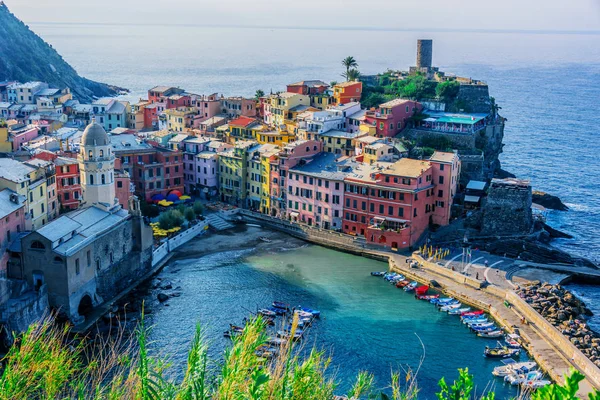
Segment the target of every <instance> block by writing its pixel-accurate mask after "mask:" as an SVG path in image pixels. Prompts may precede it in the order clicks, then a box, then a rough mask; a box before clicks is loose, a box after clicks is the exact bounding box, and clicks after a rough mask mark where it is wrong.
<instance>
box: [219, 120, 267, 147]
mask: <svg viewBox="0 0 600 400" xmlns="http://www.w3.org/2000/svg"><path fill="white" fill-rule="evenodd" d="M228 128H229V129H228V132H227V138H226V140H227V142H228V143H232V144H233V143H234V142H235V141H237V140H252V139H255V138H256V136H257V134H258V133H259V132H261V131H262V130H263V129H264V126H263V125H262V124H261V123H260V122H258V121H257V120H256V119H254V118H250V117H244V116H241V117H238V118H235V119H232V120H231V121H229V124H228Z"/></svg>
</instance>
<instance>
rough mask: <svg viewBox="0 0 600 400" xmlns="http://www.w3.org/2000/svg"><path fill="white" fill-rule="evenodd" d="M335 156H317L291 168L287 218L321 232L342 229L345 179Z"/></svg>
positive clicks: (288, 182)
mask: <svg viewBox="0 0 600 400" xmlns="http://www.w3.org/2000/svg"><path fill="white" fill-rule="evenodd" d="M345 176H346V173H345V172H343V171H339V170H338V165H337V163H336V158H335V154H331V153H320V154H318V155H316V156H315V157H313V158H312V160H309V161H308V162H307V163H305V164H302V165H297V166H296V167H294V168H292V169H290V171H289V174H288V180H287V186H288V187H287V191H288V195H287V202H288V204H287V218H288V220H290V221H293V222H303V223H306V224H308V225H311V226H316V227H320V228H324V229H334V230H341V229H342V215H343V199H344V178H345Z"/></svg>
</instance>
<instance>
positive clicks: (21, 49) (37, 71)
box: [0, 1, 120, 102]
mask: <svg viewBox="0 0 600 400" xmlns="http://www.w3.org/2000/svg"><path fill="white" fill-rule="evenodd" d="M4 80H15V81H20V82H27V81H42V82H47V83H48V84H50V85H51V86H53V87H57V88H59V89H62V88H64V87H69V88H71V91H72V93H73V96H74V97H75V98H77V99H78V100H80V101H82V102H89V101H90V100H91V99H92V98H94V97H102V96H113V95H115V94H117V92H118V90H119V89H120V88H117V87H114V86H110V85H106V84H104V83H99V82H95V81H92V80H89V79H86V78H83V77H81V76H79V75H78V74H77V72H76V71H75V69H73V67H71V66H70V65H69V64H68V63H67V62H66V61H65V60H64V59H63V58H62V57H61V55H60V54H58V52H57V51H56V50H54V49H53V48H52V46H51V45H50V44H48V43H46V42H44V40H43V39H42V38H40V37H39V36H38V35H36V34H35V33H34V32H33V31H31V30H30V29H29V27H28V26H27V25H25V24H24V23H23V22H22V21H20V20H19V19H18V18H17V17H16V16H15V15H13V14H12V13H11V12H10V11H9V10H8V7H7V6H6V5H5V4H4V3H3V2H2V1H0V81H4Z"/></svg>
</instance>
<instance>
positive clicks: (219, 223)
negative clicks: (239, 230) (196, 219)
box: [206, 214, 233, 231]
mask: <svg viewBox="0 0 600 400" xmlns="http://www.w3.org/2000/svg"><path fill="white" fill-rule="evenodd" d="M206 221H207V222H208V225H209V226H210V227H211V228H213V229H214V230H216V231H223V230H225V229H230V228H233V225H232V224H230V223H229V222H227V221H225V220H224V219H223V218H221V217H219V216H218V215H216V214H209V215H207V216H206Z"/></svg>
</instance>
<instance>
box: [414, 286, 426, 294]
mask: <svg viewBox="0 0 600 400" xmlns="http://www.w3.org/2000/svg"><path fill="white" fill-rule="evenodd" d="M428 290H429V286H427V285H423V286H419V287H417V288H416V289H415V296H423V295H424V294H425V293H427V291H428Z"/></svg>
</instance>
